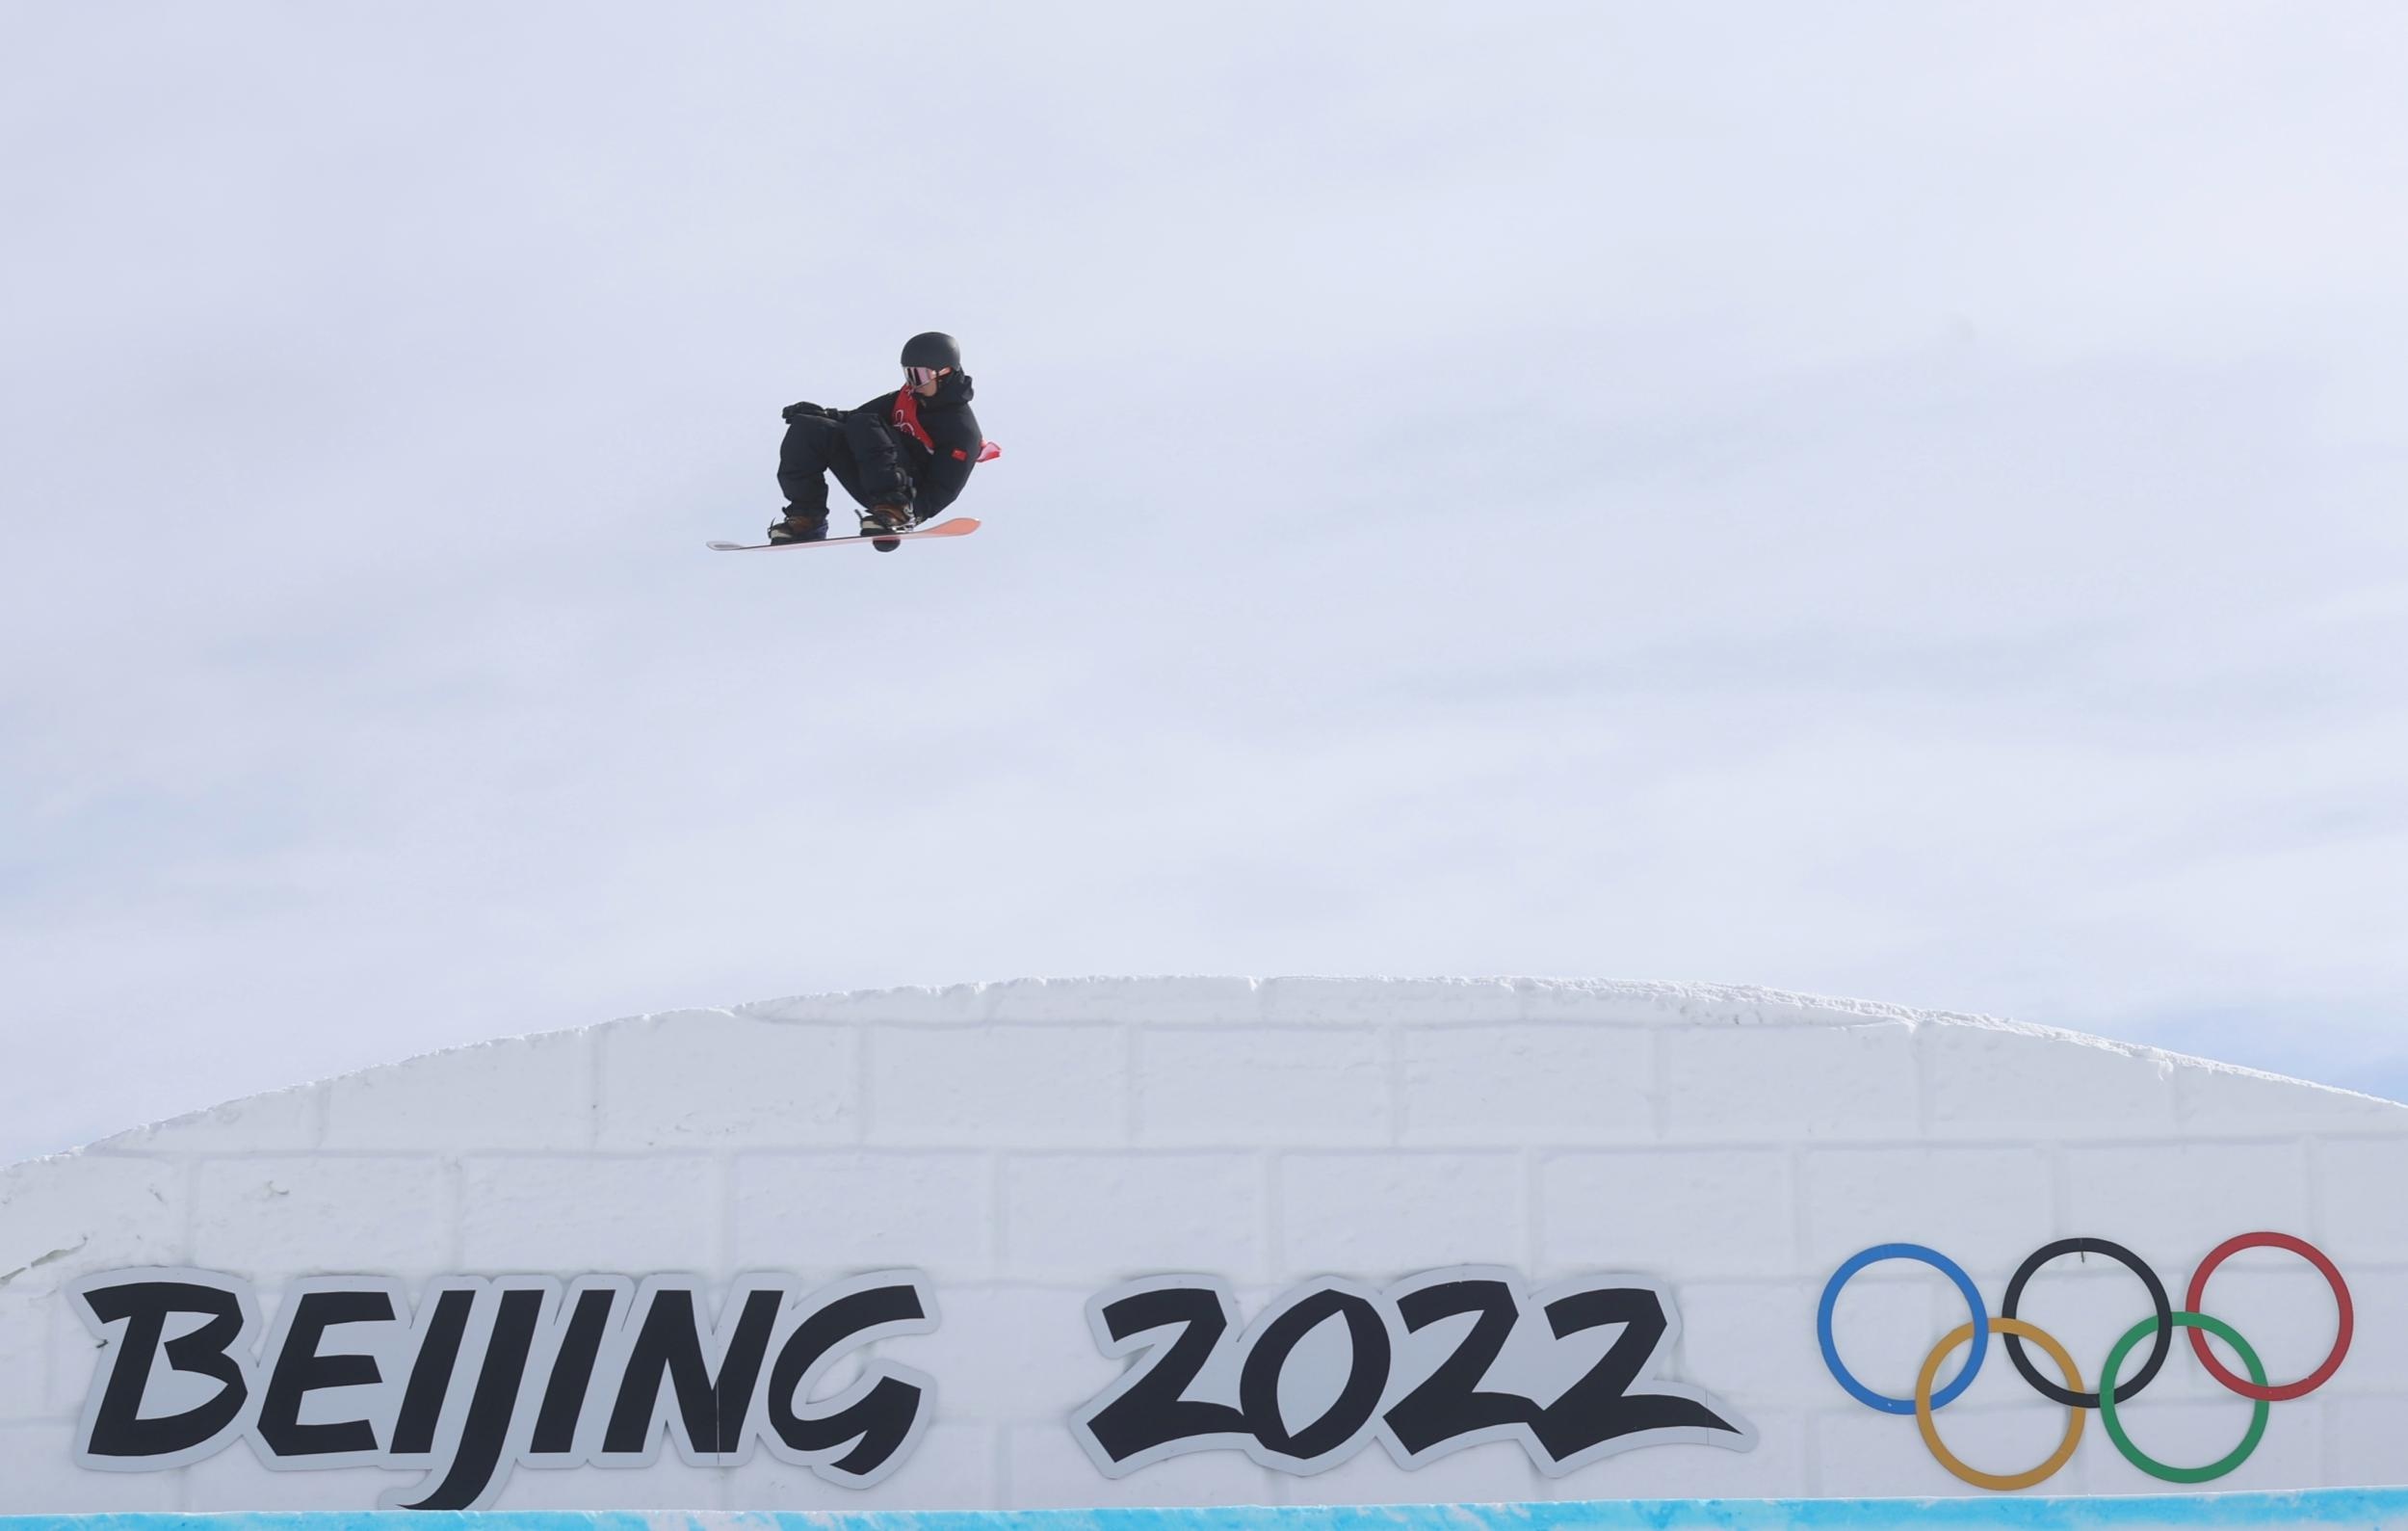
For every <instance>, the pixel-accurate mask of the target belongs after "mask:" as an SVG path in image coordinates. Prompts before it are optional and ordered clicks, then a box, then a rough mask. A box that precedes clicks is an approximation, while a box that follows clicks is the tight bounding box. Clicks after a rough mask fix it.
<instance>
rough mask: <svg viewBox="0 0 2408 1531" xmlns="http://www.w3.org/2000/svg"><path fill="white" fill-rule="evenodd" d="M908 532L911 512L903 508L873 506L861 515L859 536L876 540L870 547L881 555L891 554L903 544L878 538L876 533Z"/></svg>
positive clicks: (885, 538) (899, 506) (889, 538)
mask: <svg viewBox="0 0 2408 1531" xmlns="http://www.w3.org/2000/svg"><path fill="white" fill-rule="evenodd" d="M910 530H911V512H910V510H909V508H907V507H905V506H901V505H873V506H871V507H870V508H869V509H868V510H866V511H863V512H862V513H861V535H862V536H864V537H869V538H875V539H876V540H875V541H872V542H871V543H870V545H871V546H872V547H875V548H877V550H878V551H879V552H881V553H891V552H893V551H894V550H895V549H897V548H899V547H901V546H903V543H901V542H899V541H896V540H895V539H894V538H891V537H878V536H877V534H878V533H880V532H908V531H910Z"/></svg>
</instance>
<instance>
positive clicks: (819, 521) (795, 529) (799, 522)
mask: <svg viewBox="0 0 2408 1531" xmlns="http://www.w3.org/2000/svg"><path fill="white" fill-rule="evenodd" d="M826 536H827V513H826V512H825V511H822V512H820V513H819V514H817V515H813V514H811V513H810V512H807V511H798V510H796V509H795V508H794V507H792V506H788V507H787V508H786V515H785V518H784V519H782V520H776V521H772V522H771V523H770V541H772V542H816V541H821V540H822V539H824V537H826Z"/></svg>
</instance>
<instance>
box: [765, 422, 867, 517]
mask: <svg viewBox="0 0 2408 1531" xmlns="http://www.w3.org/2000/svg"><path fill="white" fill-rule="evenodd" d="M830 473H833V474H835V475H836V482H837V483H839V484H841V485H843V486H844V487H845V492H846V493H848V494H850V495H851V496H852V497H853V500H854V502H855V503H856V504H859V505H863V506H867V505H868V504H869V503H870V497H869V496H868V495H867V494H864V493H863V492H862V491H861V463H860V460H859V459H857V458H855V457H854V456H853V455H852V443H851V442H850V441H848V440H846V439H845V422H843V421H842V420H824V419H817V418H813V417H809V416H806V417H804V418H802V419H800V420H797V421H795V422H794V423H793V424H792V425H789V426H788V427H786V442H785V444H784V445H783V446H781V447H779V448H778V450H777V487H778V488H781V489H784V490H785V491H786V504H787V507H788V511H787V514H788V515H794V516H797V517H802V518H808V517H812V516H817V517H820V518H823V519H824V518H825V517H826V515H827V475H828V474H830Z"/></svg>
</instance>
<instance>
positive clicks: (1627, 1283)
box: [1071, 1265, 1756, 1478]
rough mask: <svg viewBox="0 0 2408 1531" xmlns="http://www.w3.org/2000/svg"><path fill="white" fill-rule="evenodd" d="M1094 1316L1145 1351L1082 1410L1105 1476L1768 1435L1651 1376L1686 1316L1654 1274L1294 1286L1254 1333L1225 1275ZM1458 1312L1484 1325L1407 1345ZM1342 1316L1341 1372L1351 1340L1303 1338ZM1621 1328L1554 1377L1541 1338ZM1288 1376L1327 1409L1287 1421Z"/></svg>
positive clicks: (1582, 1456) (1557, 1451)
mask: <svg viewBox="0 0 2408 1531" xmlns="http://www.w3.org/2000/svg"><path fill="white" fill-rule="evenodd" d="M1086 1313H1087V1327H1088V1329H1089V1331H1090V1332H1091V1333H1093V1334H1094V1336H1095V1343H1096V1346H1097V1348H1099V1349H1100V1350H1102V1351H1103V1353H1104V1354H1105V1355H1107V1356H1112V1357H1120V1356H1129V1357H1134V1358H1135V1359H1132V1361H1131V1362H1130V1365H1129V1369H1128V1370H1127V1371H1126V1372H1124V1373H1123V1374H1122V1375H1121V1377H1120V1379H1119V1380H1118V1381H1116V1382H1115V1383H1113V1384H1112V1386H1110V1387H1108V1388H1106V1389H1105V1390H1104V1391H1103V1392H1102V1393H1100V1394H1098V1395H1097V1396H1096V1397H1095V1398H1093V1399H1092V1400H1090V1401H1089V1402H1088V1403H1086V1405H1085V1406H1084V1407H1082V1408H1081V1409H1080V1410H1079V1411H1078V1412H1077V1413H1075V1414H1074V1415H1073V1416H1072V1419H1071V1425H1072V1429H1073V1431H1074V1432H1075V1433H1076V1435H1077V1436H1078V1439H1079V1443H1080V1445H1081V1446H1082V1447H1084V1448H1085V1449H1086V1454H1087V1456H1088V1457H1089V1458H1090V1459H1091V1460H1092V1461H1093V1462H1094V1464H1095V1465H1096V1466H1097V1467H1098V1468H1100V1469H1101V1470H1102V1471H1103V1472H1104V1474H1105V1475H1106V1476H1108V1477H1114V1478H1118V1477H1123V1476H1126V1475H1127V1474H1129V1473H1132V1472H1135V1471H1137V1470H1138V1469H1139V1468H1141V1467H1145V1466H1148V1465H1152V1464H1154V1463H1157V1462H1161V1461H1164V1460H1165V1459H1166V1458H1170V1457H1176V1456H1182V1455H1185V1454H1186V1453H1189V1452H1193V1451H1243V1452H1244V1453H1245V1454H1246V1455H1247V1456H1248V1457H1249V1458H1251V1459H1253V1460H1254V1461H1255V1462H1256V1463H1258V1464H1260V1465H1263V1466H1266V1467H1269V1468H1273V1469H1275V1470H1278V1471H1281V1472H1290V1473H1297V1474H1306V1473H1316V1472H1323V1471H1326V1470H1328V1469H1329V1468H1331V1467H1334V1466H1336V1465H1338V1464H1340V1463H1342V1462H1345V1461H1346V1460H1347V1459H1348V1458H1349V1457H1352V1456H1353V1455H1354V1454H1355V1453H1356V1452H1358V1451H1360V1450H1362V1449H1363V1447H1364V1446H1365V1445H1366V1444H1367V1443H1368V1442H1370V1441H1371V1440H1373V1439H1377V1440H1378V1441H1379V1443H1380V1445H1381V1446H1382V1447H1383V1448H1384V1449H1385V1450H1386V1451H1387V1452H1388V1454H1389V1456H1390V1457H1392V1458H1393V1459H1395V1461H1396V1463H1397V1465H1399V1466H1401V1467H1407V1468H1412V1467H1419V1466H1421V1465H1424V1464H1426V1463H1428V1462H1432V1461H1434V1460H1436V1459H1437V1458H1439V1457H1443V1456H1446V1455H1447V1454H1449V1453H1450V1452H1454V1451H1460V1450H1463V1449H1464V1448H1466V1447H1468V1446H1474V1445H1478V1444H1480V1443H1481V1442H1483V1441H1491V1440H1511V1441H1516V1442H1518V1443H1519V1444H1520V1445H1521V1447H1522V1449H1523V1450H1524V1451H1525V1452H1527V1453H1529V1455H1530V1459H1531V1462H1532V1463H1533V1464H1535V1465H1537V1467H1538V1469H1539V1470H1540V1471H1541V1472H1544V1473H1547V1474H1549V1475H1550V1476H1561V1475H1562V1474H1564V1473H1568V1472H1571V1471H1573V1470H1575V1469H1577V1468H1579V1467H1582V1466H1584V1465H1587V1464H1588V1463H1591V1462H1594V1461H1596V1460H1597V1459H1599V1458H1600V1457H1606V1456H1610V1455H1613V1454H1614V1453H1617V1452H1621V1451H1628V1450H1631V1449H1633V1448H1635V1447H1638V1446H1653V1445H1669V1444H1695V1445H1713V1446H1721V1447H1724V1448H1726V1449H1730V1450H1735V1451H1746V1450H1749V1449H1751V1448H1753V1447H1754V1445H1755V1443H1756V1431H1755V1428H1754V1427H1753V1426H1752V1425H1750V1424H1748V1423H1747V1422H1746V1421H1745V1420H1743V1419H1741V1417H1740V1416H1739V1415H1738V1414H1737V1413H1735V1412H1732V1411H1731V1410H1730V1409H1729V1408H1728V1406H1726V1405H1725V1404H1723V1403H1722V1402H1721V1401H1720V1400H1718V1399H1716V1398H1714V1396H1713V1395H1712V1394H1710V1393H1708V1392H1706V1391H1704V1390H1703V1389H1701V1388H1696V1387H1689V1386H1683V1385H1681V1384H1678V1383H1668V1382H1662V1381H1660V1380H1657V1379H1656V1378H1655V1377H1654V1371H1655V1366H1656V1363H1657V1361H1658V1360H1659V1359H1661V1358H1662V1355H1663V1353H1664V1351H1665V1349H1666V1348H1667V1347H1668V1346H1670V1345H1671V1343H1672V1342H1673V1340H1674V1339H1676V1338H1677V1337H1679V1333H1680V1318H1679V1314H1678V1312H1677V1310H1676V1309H1675V1308H1674V1307H1673V1305H1672V1302H1671V1299H1670V1296H1669V1295H1668V1294H1667V1293H1666V1292H1665V1290H1664V1289H1663V1288H1662V1286H1661V1285H1659V1284H1658V1283H1656V1282H1654V1281H1652V1280H1647V1279H1645V1278H1643V1277H1630V1276H1596V1277H1584V1278H1581V1279H1579V1280H1571V1281H1566V1282H1562V1283H1560V1284H1557V1285H1555V1286H1551V1287H1548V1288H1547V1289H1545V1290H1543V1291H1539V1292H1536V1293H1531V1292H1530V1291H1529V1290H1528V1289H1527V1288H1526V1286H1525V1283H1524V1281H1523V1280H1522V1278H1521V1276H1520V1275H1519V1273H1517V1272H1514V1271H1512V1270H1509V1269H1505V1268H1503V1267H1498V1266H1479V1265H1457V1266H1448V1267H1446V1268H1444V1269H1440V1270H1432V1271H1424V1272H1422V1273H1421V1274H1419V1275H1416V1276H1411V1277H1407V1278H1405V1279H1404V1280H1400V1281H1398V1282H1395V1283H1394V1284H1392V1285H1389V1286H1387V1287H1384V1288H1375V1287H1372V1286H1368V1285H1366V1284H1364V1283H1363V1282H1361V1281H1356V1280H1348V1279H1347V1278H1345V1277H1321V1278H1317V1279H1315V1280H1309V1281H1304V1282H1301V1283H1299V1284H1297V1285H1296V1286H1293V1287H1291V1288H1289V1289H1288V1290H1287V1291H1286V1292H1285V1293H1284V1294H1282V1295H1281V1296H1280V1297H1279V1298H1278V1299H1277V1300H1276V1301H1274V1302H1273V1303H1271V1305H1270V1306H1269V1307H1267V1308H1265V1309H1264V1310H1263V1311H1262V1312H1261V1313H1260V1314H1258V1315H1256V1317H1255V1319H1254V1321H1253V1323H1251V1324H1250V1325H1248V1326H1246V1328H1245V1329H1244V1331H1243V1333H1238V1332H1237V1330H1238V1316H1239V1315H1238V1303H1237V1297H1236V1294H1235V1293H1234V1292H1233V1291H1232V1289H1231V1288H1230V1285H1229V1283H1228V1282H1227V1281H1225V1280H1221V1279H1220V1278H1218V1277H1212V1276H1154V1277H1147V1278H1144V1279H1142V1280H1134V1281H1129V1282H1125V1283H1123V1284H1122V1285H1119V1286H1116V1287H1113V1288H1112V1289H1111V1290H1109V1291H1106V1292H1102V1293H1099V1294H1098V1295H1096V1296H1095V1297H1093V1298H1091V1299H1089V1300H1088V1302H1087V1307H1086ZM1465 1315H1470V1316H1471V1320H1472V1321H1471V1322H1470V1323H1469V1324H1468V1325H1467V1326H1465V1327H1464V1329H1463V1332H1462V1333H1461V1334H1460V1335H1459V1336H1458V1337H1457V1338H1456V1339H1455V1340H1454V1342H1453V1347H1452V1349H1449V1350H1447V1351H1446V1352H1445V1354H1444V1355H1443V1356H1441V1357H1440V1358H1439V1359H1437V1360H1436V1361H1435V1363H1434V1364H1432V1363H1431V1362H1430V1361H1429V1359H1428V1353H1429V1351H1430V1349H1431V1347H1430V1346H1428V1345H1427V1344H1423V1345H1418V1346H1417V1345H1414V1344H1413V1343H1412V1341H1411V1338H1410V1336H1412V1335H1414V1334H1416V1333H1419V1332H1421V1331H1423V1330H1426V1329H1429V1328H1431V1327H1432V1326H1434V1325H1438V1324H1441V1323H1444V1322H1445V1321H1447V1320H1449V1319H1454V1318H1460V1317H1463V1316H1465ZM1329 1324H1335V1325H1338V1326H1340V1328H1341V1329H1342V1330H1343V1331H1344V1333H1345V1336H1346V1344H1345V1346H1344V1347H1343V1359H1337V1360H1334V1361H1333V1360H1332V1359H1331V1358H1333V1357H1335V1356H1337V1355H1338V1353H1339V1347H1337V1346H1334V1345H1332V1344H1330V1343H1328V1342H1326V1341H1323V1342H1320V1343H1316V1344H1313V1345H1310V1346H1308V1345H1307V1344H1306V1343H1305V1339H1306V1336H1307V1335H1309V1334H1311V1333H1313V1332H1314V1331H1316V1330H1318V1329H1320V1328H1322V1326H1324V1325H1329ZM1609 1326H1619V1330H1620V1332H1619V1333H1615V1334H1614V1335H1612V1336H1611V1338H1610V1342H1609V1343H1608V1344H1607V1346H1606V1348H1605V1353H1604V1355H1603V1356H1601V1357H1599V1358H1598V1359H1597V1360H1596V1361H1595V1362H1594V1363H1593V1364H1592V1365H1590V1366H1589V1368H1588V1369H1587V1371H1586V1372H1585V1373H1584V1374H1583V1375H1582V1376H1580V1377H1579V1379H1578V1380H1576V1381H1574V1382H1572V1383H1571V1384H1570V1385H1569V1386H1564V1384H1563V1382H1562V1380H1561V1375H1560V1372H1561V1368H1560V1366H1557V1367H1549V1366H1547V1365H1545V1364H1544V1362H1545V1361H1546V1359H1547V1357H1546V1355H1545V1349H1546V1347H1548V1346H1551V1345H1555V1344H1558V1343H1560V1342H1562V1341H1564V1340H1566V1339H1567V1338H1569V1337H1570V1336H1572V1335H1575V1334H1582V1333H1586V1332H1588V1331H1592V1330H1600V1329H1605V1328H1607V1327H1609ZM1588 1343H1590V1344H1591V1345H1593V1344H1594V1343H1595V1341H1594V1340H1591V1341H1589V1342H1588ZM1408 1351H1410V1352H1413V1353H1414V1354H1416V1355H1419V1356H1420V1357H1421V1359H1420V1361H1419V1363H1418V1364H1412V1365H1410V1367H1409V1370H1408V1366H1407V1365H1406V1364H1404V1363H1401V1362H1400V1358H1402V1357H1404V1356H1405V1355H1406V1354H1407V1352H1408ZM1333 1366H1334V1367H1337V1368H1342V1369H1340V1370H1333V1369H1332V1368H1333ZM1641 1384H1645V1385H1646V1386H1645V1387H1644V1389H1643V1390H1642V1389H1641V1387H1640V1385H1641ZM1283 1385H1284V1386H1285V1388H1286V1390H1288V1391H1289V1392H1290V1393H1291V1394H1292V1395H1295V1394H1302V1395H1304V1396H1308V1397H1313V1398H1326V1399H1328V1400H1329V1402H1328V1403H1327V1404H1326V1405H1324V1406H1323V1407H1322V1409H1321V1412H1319V1414H1318V1415H1317V1416H1315V1417H1313V1418H1311V1419H1304V1420H1293V1419H1290V1418H1289V1417H1288V1416H1287V1414H1286V1412H1284V1411H1283V1409H1282V1407H1281V1393H1282V1391H1283Z"/></svg>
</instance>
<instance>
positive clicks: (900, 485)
mask: <svg viewBox="0 0 2408 1531" xmlns="http://www.w3.org/2000/svg"><path fill="white" fill-rule="evenodd" d="M973 391H974V390H973V389H972V387H971V384H970V375H969V374H968V373H966V372H956V373H955V374H954V375H953V376H952V377H950V378H947V379H946V380H945V381H944V382H943V383H939V384H938V385H937V389H936V395H935V397H933V398H929V399H923V398H921V397H920V396H919V395H918V394H916V393H910V392H907V391H906V390H903V389H897V390H896V391H895V392H893V393H881V394H879V395H878V396H877V398H875V399H872V400H871V401H870V402H869V403H867V404H865V405H863V406H862V407H861V408H860V409H822V408H820V407H819V406H818V405H816V404H798V405H795V406H793V407H792V408H790V409H787V410H786V418H787V419H788V420H789V421H790V422H791V421H793V420H795V419H797V418H798V417H799V416H804V415H814V414H816V415H820V416H823V417H824V418H826V419H830V420H834V421H837V422H839V423H840V424H842V425H843V426H844V428H845V443H846V445H848V446H850V447H851V448H852V456H853V461H854V462H855V463H856V464H857V465H858V467H859V469H860V478H861V487H860V491H859V492H860V493H861V494H862V495H863V496H864V497H865V498H866V499H867V500H868V502H869V503H870V504H872V505H905V506H909V507H910V508H911V514H912V518H913V519H915V520H921V521H925V520H929V519H932V518H933V517H935V516H937V515H942V514H943V513H944V511H945V508H946V507H947V506H949V505H951V504H953V503H954V501H955V499H956V498H958V497H959V496H960V494H961V490H962V488H963V487H964V486H965V485H967V484H968V483H969V482H970V469H971V468H973V467H975V466H976V465H977V464H978V461H979V451H980V449H981V448H982V447H983V446H984V445H985V444H986V438H985V437H984V436H982V435H980V434H979V417H978V416H977V415H975V414H972V413H971V412H970V398H971V394H972V393H973Z"/></svg>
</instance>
